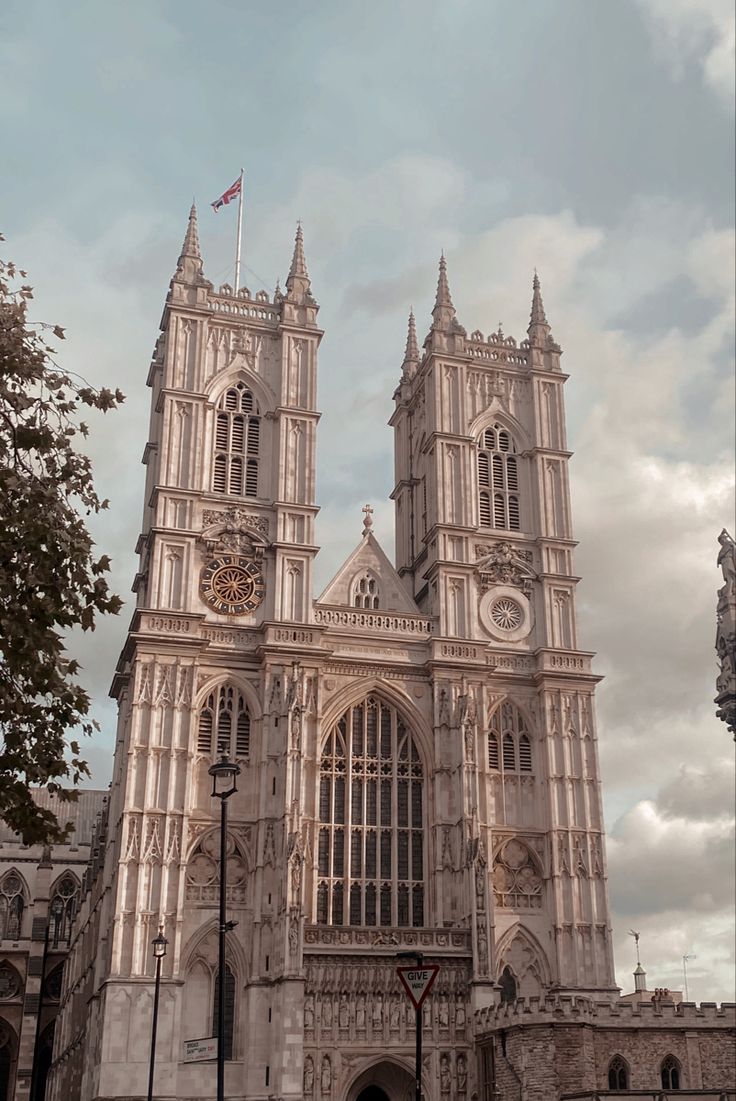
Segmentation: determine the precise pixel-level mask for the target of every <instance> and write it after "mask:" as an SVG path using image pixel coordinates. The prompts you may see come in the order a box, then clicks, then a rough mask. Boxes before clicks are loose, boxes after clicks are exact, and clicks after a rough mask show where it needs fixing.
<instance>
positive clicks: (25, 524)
mask: <svg viewBox="0 0 736 1101" xmlns="http://www.w3.org/2000/svg"><path fill="white" fill-rule="evenodd" d="M2 239H3V238H2V237H1V236H0V240H2ZM25 278H26V273H25V272H24V271H21V270H20V269H17V268H16V267H15V265H14V264H13V263H11V262H8V261H3V260H2V259H0V817H2V818H3V819H4V820H5V822H6V823H7V824H8V825H9V826H10V827H11V828H12V829H14V830H16V831H17V832H18V833H20V834H21V836H22V838H23V841H24V842H26V843H27V844H31V843H33V842H39V841H42V842H49V841H58V840H61V839H63V836H64V830H63V828H61V827H60V825H59V823H58V821H57V819H56V817H55V816H54V815H53V814H52V813H51V812H50V811H48V810H45V809H42V808H40V807H37V806H36V804H35V803H34V801H33V799H32V797H31V793H30V785H41V786H45V787H46V788H47V789H48V790H49V791H50V792H52V793H54V794H56V795H59V796H60V797H61V798H66V799H73V798H74V791H73V788H74V787H75V786H76V785H77V784H78V783H79V781H80V780H81V779H82V778H83V777H84V776H88V775H89V768H88V766H87V763H86V762H85V760H84V759H83V757H82V755H81V750H80V745H79V742H78V741H76V740H75V739H76V737H77V736H78V735H79V734H80V733H81V734H91V733H92V732H93V730H95V729H96V728H97V724H96V723H95V722H93V721H92V720H90V719H89V718H88V714H89V707H90V699H89V696H88V694H87V693H86V692H85V690H84V689H83V688H82V686H81V685H80V684H79V682H78V680H77V679H76V678H77V674H78V672H79V665H78V663H77V662H76V661H74V660H72V659H70V658H69V657H68V655H67V651H66V648H65V645H64V637H65V635H66V633H67V632H68V631H69V630H70V629H71V628H73V627H75V626H81V628H82V629H83V630H85V631H91V630H94V627H95V619H96V616H97V615H98V614H100V613H104V612H117V611H118V610H119V609H120V607H121V603H122V602H121V600H120V598H119V597H117V596H115V595H114V594H113V593H111V592H110V590H109V588H108V583H107V580H106V579H105V574H106V573H107V571H108V570H109V568H110V561H109V559H108V558H107V557H106V556H105V555H102V556H101V557H96V556H95V554H94V543H93V540H92V538H91V536H90V534H89V532H88V530H87V527H86V523H85V517H89V516H90V515H92V514H93V513H97V512H100V511H101V510H102V509H105V508H107V505H108V502H107V501H102V500H100V499H99V497H98V496H97V493H96V492H95V488H94V483H93V480H92V466H91V463H90V460H89V458H88V457H87V456H86V455H84V454H82V453H81V452H80V451H79V450H77V446H78V443H79V437H80V436H81V437H84V436H86V435H87V426H86V425H85V424H84V422H83V421H81V420H80V419H79V414H80V413H81V412H82V409H83V407H84V406H88V407H89V408H91V409H97V410H101V411H102V412H107V411H108V410H110V409H113V408H115V407H116V406H117V405H118V404H119V403H120V402H121V401H123V395H122V394H121V393H120V391H119V390H116V391H115V392H113V391H110V390H106V389H102V390H95V389H94V388H93V387H91V386H88V385H87V384H86V383H85V382H84V380H82V379H80V378H78V377H76V376H74V375H73V373H71V372H68V371H65V370H62V369H61V368H60V367H59V366H58V365H57V364H56V363H55V361H54V358H53V356H54V349H53V348H52V347H51V346H50V345H49V344H47V343H46V341H47V340H49V339H52V337H51V336H50V335H49V334H50V333H53V337H56V338H57V339H58V340H63V339H64V331H63V329H62V328H61V327H60V326H58V325H54V326H50V325H45V324H33V323H31V322H30V321H29V318H28V304H29V301H30V300H31V299H32V297H33V293H32V290H31V288H30V287H29V286H28V285H27V284H25V282H22V281H23V280H25ZM62 781H63V782H64V783H63V786H62V783H61V782H62Z"/></svg>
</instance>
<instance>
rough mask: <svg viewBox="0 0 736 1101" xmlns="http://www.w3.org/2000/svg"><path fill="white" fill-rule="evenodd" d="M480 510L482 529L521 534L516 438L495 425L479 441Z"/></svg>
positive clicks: (487, 429) (498, 425)
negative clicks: (518, 532) (519, 532)
mask: <svg viewBox="0 0 736 1101" xmlns="http://www.w3.org/2000/svg"><path fill="white" fill-rule="evenodd" d="M478 493H479V499H478V507H479V515H480V526H481V527H482V528H497V529H500V530H502V531H519V530H520V528H521V509H520V504H519V456H518V454H517V452H516V444H515V443H514V439H513V436H512V435H511V433H510V432H509V431H508V430H507V429H506V428H503V427H502V426H501V425H500V424H494V425H493V426H492V427H491V428H486V430H485V431H484V432H483V433H482V434H481V436H480V438H479V440H478Z"/></svg>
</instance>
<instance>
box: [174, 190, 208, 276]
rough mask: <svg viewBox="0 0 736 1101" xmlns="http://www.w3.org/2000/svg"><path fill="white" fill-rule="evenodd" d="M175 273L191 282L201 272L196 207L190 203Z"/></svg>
mask: <svg viewBox="0 0 736 1101" xmlns="http://www.w3.org/2000/svg"><path fill="white" fill-rule="evenodd" d="M176 273H177V275H180V276H182V278H183V279H184V281H185V282H188V283H191V282H194V281H195V280H196V277H197V276H199V275H201V274H202V253H201V252H200V250H199V235H198V233H197V208H196V206H195V205H194V203H192V207H191V210H190V211H189V221H188V223H187V231H186V233H185V235H184V244H183V245H182V246H181V253H180V255H179V260H178V263H177V265H176Z"/></svg>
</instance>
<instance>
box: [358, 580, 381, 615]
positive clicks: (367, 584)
mask: <svg viewBox="0 0 736 1101" xmlns="http://www.w3.org/2000/svg"><path fill="white" fill-rule="evenodd" d="M380 595H381V594H380V590H379V588H378V582H377V581H376V579H375V577H373V575H372V574H370V573H364V574H361V575H360V577H356V579H355V581H354V582H353V607H354V608H378V606H379V603H380Z"/></svg>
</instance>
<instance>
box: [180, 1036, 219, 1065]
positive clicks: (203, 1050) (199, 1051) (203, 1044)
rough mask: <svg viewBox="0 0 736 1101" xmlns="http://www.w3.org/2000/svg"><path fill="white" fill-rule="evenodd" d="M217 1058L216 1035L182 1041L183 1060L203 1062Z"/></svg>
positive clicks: (186, 1061)
mask: <svg viewBox="0 0 736 1101" xmlns="http://www.w3.org/2000/svg"><path fill="white" fill-rule="evenodd" d="M216 1058H217V1037H216V1036H203V1037H202V1038H201V1039H199V1040H185V1041H184V1062H185V1063H204V1062H206V1061H207V1060H208V1059H216Z"/></svg>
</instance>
